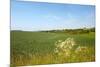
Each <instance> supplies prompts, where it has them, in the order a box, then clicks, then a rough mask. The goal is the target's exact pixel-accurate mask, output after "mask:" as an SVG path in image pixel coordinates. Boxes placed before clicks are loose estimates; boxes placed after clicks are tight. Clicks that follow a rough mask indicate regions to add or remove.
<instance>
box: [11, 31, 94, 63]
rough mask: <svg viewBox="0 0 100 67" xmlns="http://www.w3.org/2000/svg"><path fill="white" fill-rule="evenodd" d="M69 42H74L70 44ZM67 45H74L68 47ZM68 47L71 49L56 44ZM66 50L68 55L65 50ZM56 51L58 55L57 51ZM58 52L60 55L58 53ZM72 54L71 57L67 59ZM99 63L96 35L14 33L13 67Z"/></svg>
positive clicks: (90, 33) (12, 32)
mask: <svg viewBox="0 0 100 67" xmlns="http://www.w3.org/2000/svg"><path fill="white" fill-rule="evenodd" d="M68 39H69V40H70V41H68ZM67 42H69V43H71V44H72V45H73V44H75V46H71V48H70V44H67ZM62 43H65V44H64V45H65V47H66V45H69V46H67V48H64V47H59V46H57V45H55V44H58V45H60V44H62ZM62 48H64V49H65V51H64V50H63V49H62ZM55 49H56V51H55ZM57 50H58V52H57ZM66 53H67V54H69V55H66ZM90 61H95V33H94V32H89V33H83V34H68V32H61V33H58V32H27V31H11V64H12V65H36V64H52V63H54V64H55V63H69V62H90Z"/></svg>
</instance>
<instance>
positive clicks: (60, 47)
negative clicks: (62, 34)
mask: <svg viewBox="0 0 100 67" xmlns="http://www.w3.org/2000/svg"><path fill="white" fill-rule="evenodd" d="M75 45H76V43H75V41H74V39H73V38H67V39H66V40H65V41H62V40H58V41H57V42H56V43H55V46H56V48H55V49H54V52H55V53H56V54H58V55H64V56H70V54H71V50H72V48H73V47H74V46H75Z"/></svg>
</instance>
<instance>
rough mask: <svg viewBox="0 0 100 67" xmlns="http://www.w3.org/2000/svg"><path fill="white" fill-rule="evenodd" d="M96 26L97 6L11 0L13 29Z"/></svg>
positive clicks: (28, 29) (33, 29) (31, 29)
mask: <svg viewBox="0 0 100 67" xmlns="http://www.w3.org/2000/svg"><path fill="white" fill-rule="evenodd" d="M83 27H95V6H93V5H76V4H58V3H43V2H25V1H16V0H11V30H26V31H39V30H52V29H65V28H68V29H75V28H83Z"/></svg>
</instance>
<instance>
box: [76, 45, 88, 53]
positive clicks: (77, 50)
mask: <svg viewBox="0 0 100 67" xmlns="http://www.w3.org/2000/svg"><path fill="white" fill-rule="evenodd" d="M86 50H87V47H85V46H79V47H78V48H77V49H76V50H75V53H78V52H81V51H86Z"/></svg>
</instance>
